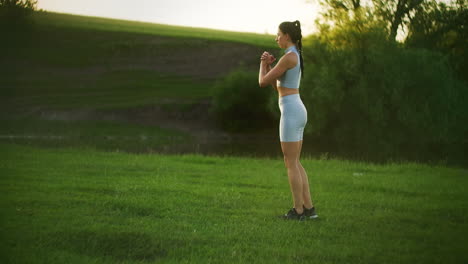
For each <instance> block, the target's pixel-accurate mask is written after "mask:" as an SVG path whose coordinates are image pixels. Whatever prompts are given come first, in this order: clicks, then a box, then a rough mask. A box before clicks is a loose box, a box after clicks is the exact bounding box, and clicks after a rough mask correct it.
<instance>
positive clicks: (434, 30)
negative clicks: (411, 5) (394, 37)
mask: <svg viewBox="0 0 468 264" xmlns="http://www.w3.org/2000/svg"><path fill="white" fill-rule="evenodd" d="M467 2H468V1H466V0H457V1H455V2H451V3H448V4H446V3H439V2H437V1H435V0H432V1H426V2H425V3H423V4H422V5H420V6H419V7H418V8H416V9H415V13H414V15H413V16H412V18H411V23H410V24H409V26H408V37H407V38H406V40H405V45H406V46H407V47H408V48H425V49H430V50H433V51H438V52H441V53H443V54H446V55H449V57H450V61H451V64H452V67H453V68H454V69H455V71H456V72H457V75H458V77H459V78H460V79H464V81H465V82H466V83H468V76H467V75H466V72H468V54H467V39H468V7H467Z"/></svg>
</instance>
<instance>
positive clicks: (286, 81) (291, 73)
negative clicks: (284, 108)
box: [277, 46, 301, 89]
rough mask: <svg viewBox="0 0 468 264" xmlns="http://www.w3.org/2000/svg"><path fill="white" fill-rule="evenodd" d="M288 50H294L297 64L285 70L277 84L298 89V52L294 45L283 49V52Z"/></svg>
mask: <svg viewBox="0 0 468 264" xmlns="http://www.w3.org/2000/svg"><path fill="white" fill-rule="evenodd" d="M289 52H294V53H296V55H297V64H296V66H294V68H291V69H289V70H287V71H286V72H285V73H284V74H283V75H282V76H281V77H280V78H279V79H278V82H277V86H280V87H286V88H294V89H299V84H300V82H301V59H300V57H299V52H298V51H297V49H296V46H291V47H289V48H287V49H286V50H285V51H284V54H288V53H289Z"/></svg>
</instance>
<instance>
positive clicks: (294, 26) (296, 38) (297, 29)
mask: <svg viewBox="0 0 468 264" xmlns="http://www.w3.org/2000/svg"><path fill="white" fill-rule="evenodd" d="M279 29H280V30H281V32H283V34H288V35H289V37H290V38H291V41H292V42H293V43H294V44H296V46H297V49H298V50H299V58H300V60H301V77H304V59H302V31H301V22H299V20H296V21H294V22H288V21H286V22H283V23H281V24H280V25H279Z"/></svg>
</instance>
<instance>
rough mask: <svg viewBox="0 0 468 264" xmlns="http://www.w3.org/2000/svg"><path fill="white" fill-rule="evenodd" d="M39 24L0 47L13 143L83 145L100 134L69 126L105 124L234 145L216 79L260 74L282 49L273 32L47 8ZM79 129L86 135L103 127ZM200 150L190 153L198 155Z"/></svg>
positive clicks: (37, 16) (5, 132)
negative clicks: (214, 105)
mask: <svg viewBox="0 0 468 264" xmlns="http://www.w3.org/2000/svg"><path fill="white" fill-rule="evenodd" d="M32 18H33V21H34V24H33V26H32V27H31V28H29V29H28V30H22V31H16V32H8V35H7V39H8V41H5V42H2V44H0V45H2V50H4V51H6V52H3V53H2V60H0V72H1V75H2V76H1V80H0V84H1V87H2V92H3V93H2V95H1V98H2V99H1V100H2V104H1V106H0V108H1V109H2V111H1V113H2V114H0V118H1V119H3V120H8V121H3V123H5V122H6V124H7V126H4V127H3V129H2V130H0V136H1V137H3V138H4V139H5V138H7V139H9V140H11V138H15V140H14V142H18V141H21V142H23V140H19V139H18V138H20V139H24V138H27V140H25V141H27V142H28V143H31V142H33V143H37V142H36V141H38V140H36V139H35V138H37V137H39V138H44V137H45V138H51V137H50V135H52V134H53V135H60V137H66V136H70V135H71V137H77V138H76V140H75V139H72V141H77V142H75V143H76V144H79V145H80V143H82V142H81V140H82V138H80V135H81V134H88V135H93V137H96V136H95V134H96V133H91V132H90V131H88V130H87V131H82V133H78V135H77V134H76V132H68V131H64V130H63V129H61V127H63V122H75V121H77V122H91V121H93V122H94V121H96V120H97V121H106V122H107V121H111V122H118V126H119V127H124V126H126V125H127V124H129V123H132V124H137V125H139V126H142V127H140V128H139V129H141V131H152V128H147V127H148V126H149V127H155V126H156V127H162V128H165V129H169V131H166V132H165V133H169V132H170V131H173V132H174V133H175V134H177V133H179V132H181V131H182V132H184V133H189V134H190V135H191V136H195V139H194V142H202V141H203V142H207V141H208V138H209V141H210V144H211V143H212V142H216V141H218V142H221V141H226V138H228V139H229V138H231V135H228V134H226V133H224V132H222V131H219V130H218V128H216V126H215V125H214V124H213V121H212V120H211V119H210V117H209V107H210V97H211V92H212V87H213V85H214V83H215V82H216V81H218V80H219V79H220V78H222V77H223V76H224V75H225V74H227V73H229V72H230V71H232V70H234V69H236V68H238V67H244V68H247V69H250V70H252V71H257V70H258V58H259V56H260V54H261V52H263V51H264V50H270V51H272V52H276V53H277V52H278V51H279V49H278V48H277V47H275V45H276V43H274V37H273V36H267V35H258V34H249V33H238V32H226V31H217V30H207V29H195V28H184V27H174V26H167V25H157V24H150V23H141V22H131V21H122V20H113V19H103V18H94V17H83V16H73V15H65V14H55V13H45V12H36V13H34V15H33V17H32ZM265 43H269V44H268V45H269V46H268V45H266V44H265ZM50 122H55V123H54V124H51V123H50ZM26 124H34V125H26ZM107 125H108V124H105V125H104V126H107ZM71 126H72V127H73V131H77V129H83V128H82V127H86V128H96V127H97V126H99V125H97V124H96V123H92V125H91V124H86V125H83V124H81V123H80V124H73V125H71ZM50 127H52V128H57V130H54V129H49V128H50ZM70 129H71V128H70ZM96 130H97V131H101V130H100V129H96ZM79 131H81V130H79ZM92 131H94V132H96V131H95V130H92ZM132 133H133V132H132ZM141 133H143V134H148V133H147V132H141ZM211 134H214V135H215V136H214V137H212V136H209V135H211ZM31 135H34V136H31ZM110 136H115V135H110ZM128 136H130V137H134V135H133V134H129V135H128ZM54 137H55V136H53V137H52V138H54ZM217 137H219V138H218V139H217ZM135 140H138V139H135ZM90 141H91V142H93V143H94V142H99V141H101V140H100V139H96V138H92V139H90ZM55 144H56V142H49V141H46V142H45V145H55ZM62 144H63V142H62V143H59V145H62ZM196 144H197V146H192V147H189V148H188V149H189V151H193V150H194V149H199V147H198V143H196ZM233 144H236V143H235V142H234V143H233ZM128 145H132V143H129V144H128ZM133 145H138V144H137V143H135V144H133ZM237 145H238V144H237ZM112 146H114V144H113V145H112ZM117 147H118V148H119V149H122V146H117ZM147 148H150V149H154V148H153V146H150V147H147V146H146V147H145V149H147ZM223 148H224V147H223ZM123 149H126V148H125V147H123ZM158 149H159V148H158ZM182 149H184V151H186V149H187V148H186V147H182Z"/></svg>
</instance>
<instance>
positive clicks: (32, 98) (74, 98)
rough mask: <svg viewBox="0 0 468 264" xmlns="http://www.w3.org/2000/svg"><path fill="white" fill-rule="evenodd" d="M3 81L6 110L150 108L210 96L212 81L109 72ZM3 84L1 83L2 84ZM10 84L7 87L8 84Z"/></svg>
mask: <svg viewBox="0 0 468 264" xmlns="http://www.w3.org/2000/svg"><path fill="white" fill-rule="evenodd" d="M28 76H29V77H28V78H24V79H23V78H22V79H19V80H15V81H14V83H13V82H10V83H8V82H6V84H5V85H6V86H5V88H4V92H5V93H4V94H3V96H2V97H4V104H3V106H2V107H4V108H9V109H30V108H34V107H36V108H37V107H39V108H49V109H116V108H128V107H139V106H144V105H154V104H159V103H161V100H166V99H178V100H179V103H181V104H184V103H186V102H194V101H197V100H200V99H202V98H207V97H210V96H211V86H212V82H210V81H208V80H197V79H193V78H189V77H180V76H179V77H177V76H172V75H164V74H158V73H155V72H151V71H146V70H128V71H110V72H102V73H97V74H91V75H86V74H84V75H78V76H76V75H75V76H73V75H72V76H70V75H68V74H62V73H54V72H50V73H47V74H44V73H30V74H28ZM4 83H5V81H4ZM8 84H11V85H8Z"/></svg>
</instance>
